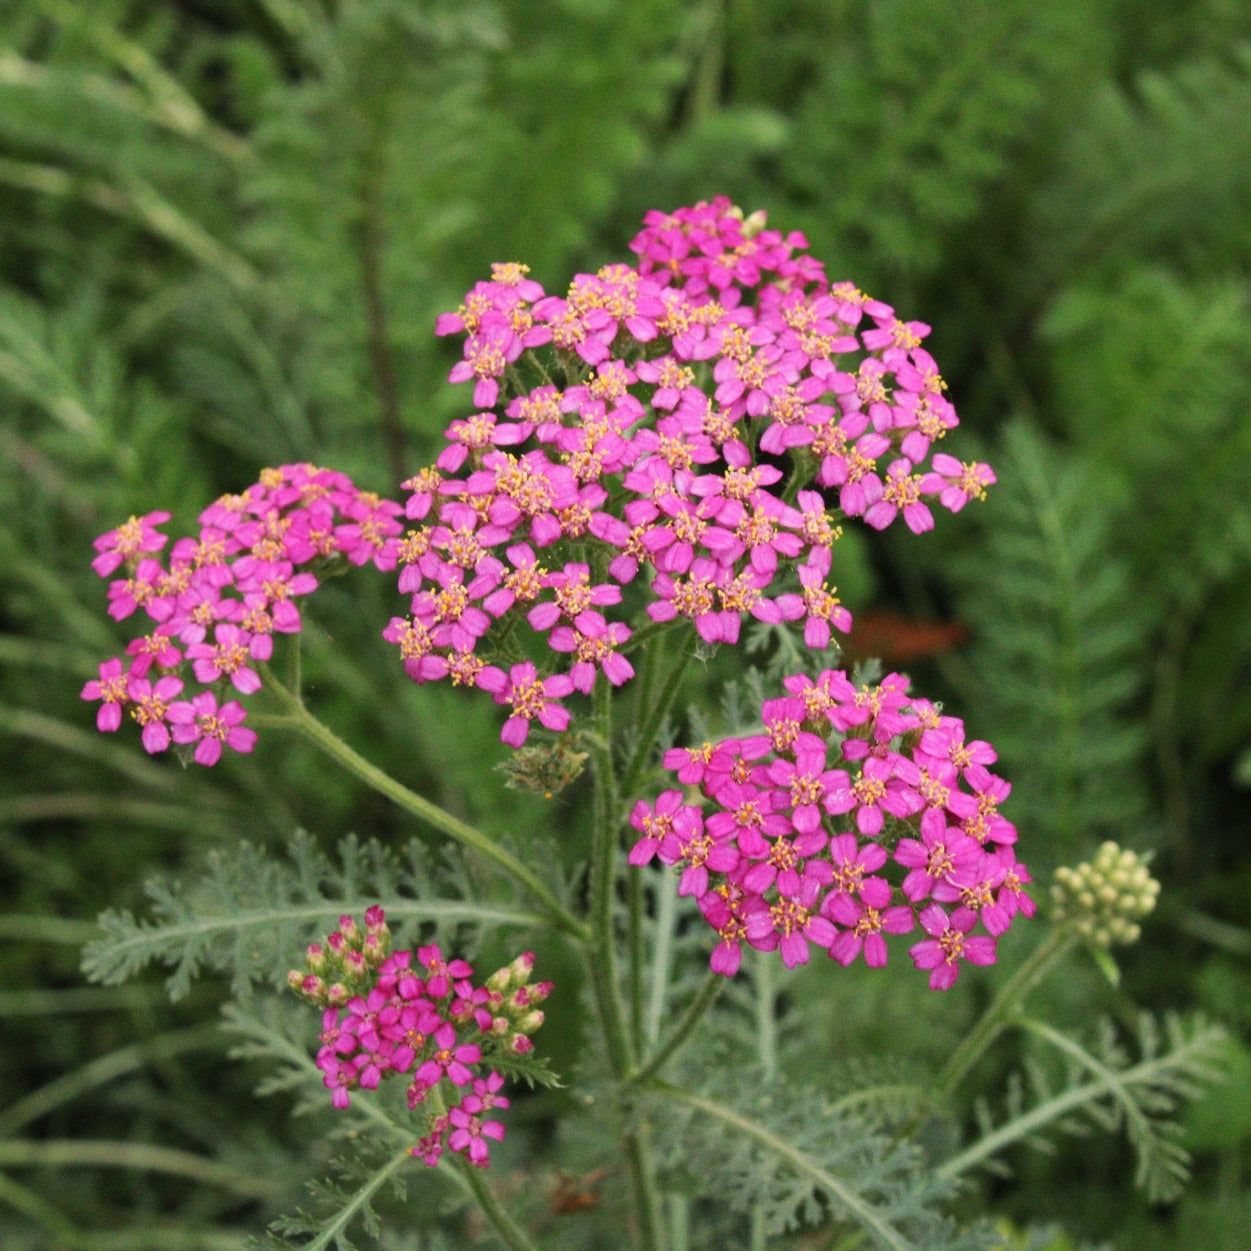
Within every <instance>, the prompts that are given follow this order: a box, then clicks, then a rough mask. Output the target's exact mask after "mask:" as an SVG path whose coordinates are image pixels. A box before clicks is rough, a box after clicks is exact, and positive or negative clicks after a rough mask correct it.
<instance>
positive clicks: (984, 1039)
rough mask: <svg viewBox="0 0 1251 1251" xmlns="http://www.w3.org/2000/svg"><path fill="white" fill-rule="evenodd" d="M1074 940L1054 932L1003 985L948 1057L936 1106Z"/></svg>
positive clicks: (935, 1090) (1058, 930)
mask: <svg viewBox="0 0 1251 1251" xmlns="http://www.w3.org/2000/svg"><path fill="white" fill-rule="evenodd" d="M1074 942H1075V939H1074V938H1073V936H1072V935H1071V934H1070V933H1069V932H1068V931H1067V930H1064V929H1061V928H1059V927H1056V928H1054V929H1053V930H1052V931H1051V933H1050V934H1049V935H1048V936H1047V938H1046V940H1045V941H1044V942H1043V943H1042V945H1041V946H1039V947H1038V948H1037V949H1036V950H1035V951H1034V954H1033V955H1031V956H1030V957H1029V959H1028V960H1026V961H1025V963H1024V964H1022V965H1021V966H1020V967H1019V968H1018V969H1017V971H1016V972H1015V973H1014V974H1013V975H1012V976H1011V977H1010V978H1009V979H1008V981H1007V982H1006V983H1005V984H1004V986H1003V989H1002V990H1000V992H999V994H998V995H997V996H996V997H995V999H994V1001H993V1002H992V1003H991V1004H990V1006H989V1007H988V1008H987V1009H986V1011H985V1012H983V1013H982V1016H981V1019H980V1020H979V1021H978V1022H977V1024H976V1025H975V1026H974V1027H973V1029H972V1030H971V1031H970V1032H969V1033H968V1034H966V1035H965V1037H964V1041H963V1042H961V1043H960V1045H959V1046H958V1047H957V1048H956V1049H955V1050H954V1051H953V1052H952V1053H951V1055H950V1057H949V1058H948V1060H947V1063H946V1064H945V1065H944V1066H943V1070H942V1072H941V1073H939V1075H938V1078H937V1080H936V1081H935V1083H934V1086H933V1097H934V1100H935V1102H939V1103H941V1102H942V1100H944V1099H946V1098H947V1097H948V1096H949V1095H950V1094H951V1093H952V1091H953V1090H955V1088H956V1087H957V1086H958V1085H959V1084H960V1082H961V1081H963V1079H964V1077H965V1075H966V1074H967V1073H968V1071H969V1070H970V1069H971V1068H972V1067H973V1066H974V1065H975V1064H976V1063H977V1062H978V1060H980V1059H981V1058H982V1056H983V1055H984V1054H985V1052H986V1050H987V1048H988V1047H989V1046H990V1044H991V1043H992V1042H994V1041H995V1039H996V1038H998V1037H999V1035H1000V1034H1001V1033H1002V1032H1003V1030H1004V1029H1005V1028H1006V1027H1007V1026H1008V1025H1009V1024H1010V1023H1011V1017H1012V1013H1013V1012H1014V1011H1015V1009H1016V1006H1017V1004H1018V1003H1020V1001H1021V1000H1022V999H1023V998H1024V997H1025V996H1026V994H1028V993H1029V991H1030V990H1031V989H1032V988H1033V986H1034V985H1035V983H1036V982H1038V980H1039V979H1040V978H1041V977H1042V976H1043V974H1044V973H1046V972H1047V970H1048V969H1049V968H1051V966H1052V965H1053V964H1055V962H1056V961H1057V960H1059V959H1060V958H1061V957H1062V956H1063V955H1065V954H1066V953H1067V952H1068V951H1069V950H1070V948H1072V947H1073V945H1074Z"/></svg>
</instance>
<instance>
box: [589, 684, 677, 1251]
mask: <svg viewBox="0 0 1251 1251" xmlns="http://www.w3.org/2000/svg"><path fill="white" fill-rule="evenodd" d="M611 698H612V691H611V688H610V687H609V686H608V684H607V683H606V682H604V683H599V684H597V686H596V690H595V715H596V731H597V732H596V733H595V734H592V735H588V736H587V742H588V744H589V745H590V747H591V753H592V759H593V761H594V767H595V826H594V830H593V832H592V839H591V865H590V883H591V900H590V923H591V934H592V941H591V943H590V944H589V945H588V947H587V952H586V955H587V966H588V971H589V975H590V979H591V987H592V990H593V991H594V996H595V1009H596V1015H597V1016H598V1017H599V1022H600V1028H601V1029H602V1030H603V1031H604V1042H605V1045H606V1048H607V1051H608V1061H609V1064H610V1066H611V1068H612V1071H613V1076H614V1077H615V1078H616V1081H617V1105H618V1106H617V1114H618V1117H619V1119H620V1126H621V1129H620V1136H621V1148H622V1154H623V1155H624V1156H625V1161H626V1169H627V1171H628V1173H629V1177H630V1191H631V1197H632V1201H633V1207H634V1216H635V1225H636V1230H637V1244H636V1245H638V1246H639V1247H640V1248H642V1251H661V1248H662V1247H663V1245H664V1243H663V1240H662V1237H663V1236H662V1226H661V1221H660V1197H659V1195H658V1194H657V1191H656V1182H655V1177H654V1175H653V1169H652V1162H651V1152H650V1150H649V1147H648V1143H647V1127H646V1124H645V1123H644V1121H643V1120H642V1119H641V1117H640V1116H639V1115H638V1113H637V1112H636V1110H635V1109H634V1107H633V1106H632V1098H631V1094H630V1092H629V1091H628V1090H627V1089H626V1085H627V1082H628V1078H629V1075H630V1073H631V1072H632V1071H633V1068H634V1047H633V1045H632V1039H631V1037H630V1032H629V1029H628V1028H627V1023H626V1013H625V1005H624V1004H623V1002H622V999H621V990H620V986H619V983H618V978H617V964H616V947H615V943H614V937H615V935H614V927H613V911H614V903H615V894H616V892H615V885H616V865H617V836H618V830H619V826H620V821H621V800H620V792H619V791H618V788H617V778H616V775H615V772H614V770H613V758H612V705H611Z"/></svg>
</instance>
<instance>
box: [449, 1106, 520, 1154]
mask: <svg viewBox="0 0 1251 1251" xmlns="http://www.w3.org/2000/svg"><path fill="white" fill-rule="evenodd" d="M466 1102H468V1100H467V1099H466V1100H465V1101H464V1102H462V1103H460V1104H457V1106H456V1107H454V1108H452V1109H451V1111H450V1112H448V1114H447V1116H448V1121H449V1122H450V1123H451V1125H452V1132H451V1133H450V1134H448V1136H447V1145H448V1146H449V1147H450V1148H451V1149H452V1150H453V1151H461V1152H463V1153H464V1154H465V1156H466V1157H467V1158H468V1160H469V1163H470V1164H472V1165H473V1166H474V1167H475V1168H486V1167H487V1165H489V1164H490V1162H491V1160H490V1155H489V1148H488V1146H487V1141H486V1140H487V1139H488V1138H490V1139H491V1140H492V1141H494V1142H503V1141H504V1126H503V1125H501V1124H500V1122H499V1121H484V1120H483V1119H482V1118H481V1117H480V1116H474V1115H473V1114H472V1113H471V1112H470V1111H468V1109H467V1108H466V1107H465V1103H466ZM506 1102H507V1100H505V1103H506Z"/></svg>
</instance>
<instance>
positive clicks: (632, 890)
mask: <svg viewBox="0 0 1251 1251" xmlns="http://www.w3.org/2000/svg"><path fill="white" fill-rule="evenodd" d="M626 904H627V907H628V908H629V912H628V914H627V915H628V917H629V940H630V1039H631V1042H632V1044H633V1046H634V1054H635V1055H641V1054H642V1051H643V965H644V963H645V961H646V957H645V955H644V952H643V877H642V874H640V873H630V874H628V875H627V877H626Z"/></svg>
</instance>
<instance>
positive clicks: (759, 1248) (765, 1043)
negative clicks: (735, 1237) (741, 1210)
mask: <svg viewBox="0 0 1251 1251" xmlns="http://www.w3.org/2000/svg"><path fill="white" fill-rule="evenodd" d="M771 954H772V953H764V952H759V953H757V955H758V956H759V957H763V958H758V959H757V960H756V963H755V966H754V968H753V970H752V971H753V973H754V975H755V976H754V982H755V991H756V994H755V1000H756V1047H757V1050H758V1051H759V1053H760V1069H761V1072H762V1073H763V1075H764V1079H765V1081H766V1082H772V1081H774V1080H775V1079H776V1078H777V1074H778V1026H777V994H776V993H775V991H774V986H773V961H772V960H771V959H770V958H769V956H770V955H771ZM768 1245H769V1244H768V1235H767V1231H766V1229H765V1221H764V1212H763V1211H761V1209H760V1208H756V1209H755V1210H754V1211H753V1212H752V1214H751V1231H750V1239H749V1242H748V1247H749V1251H766V1249H767V1247H768Z"/></svg>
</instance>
